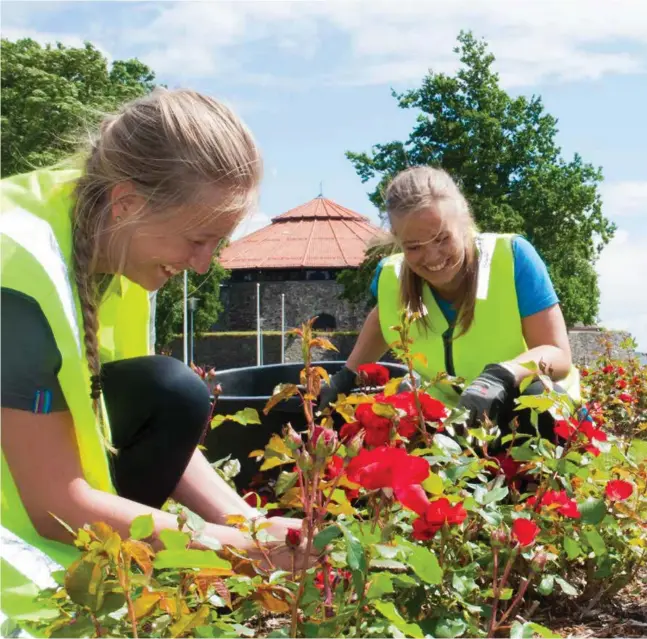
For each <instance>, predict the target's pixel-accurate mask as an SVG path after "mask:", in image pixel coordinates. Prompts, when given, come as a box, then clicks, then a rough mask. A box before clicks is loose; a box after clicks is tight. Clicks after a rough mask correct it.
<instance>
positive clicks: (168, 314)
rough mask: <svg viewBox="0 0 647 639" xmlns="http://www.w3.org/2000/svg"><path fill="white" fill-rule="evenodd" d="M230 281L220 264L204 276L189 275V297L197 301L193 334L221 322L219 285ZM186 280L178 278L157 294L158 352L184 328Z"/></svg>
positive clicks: (156, 326)
mask: <svg viewBox="0 0 647 639" xmlns="http://www.w3.org/2000/svg"><path fill="white" fill-rule="evenodd" d="M228 277H229V271H227V270H225V269H224V268H223V267H222V266H221V265H220V263H219V262H218V261H217V260H214V261H213V262H212V263H211V268H210V269H209V271H208V272H207V273H205V274H204V275H199V274H198V273H195V272H193V271H189V276H188V289H189V290H188V294H189V297H197V298H198V307H197V310H196V312H195V315H194V323H195V324H194V333H195V334H199V333H203V332H206V331H208V330H209V329H210V328H211V326H213V324H214V323H215V321H216V320H217V319H218V315H219V314H220V313H221V311H222V309H223V307H222V302H221V301H220V283H221V282H222V281H223V280H225V279H227V278H228ZM183 295H184V280H183V276H182V275H181V274H180V275H176V276H175V277H173V278H171V280H169V282H168V283H167V284H166V285H165V286H163V287H162V288H161V289H160V290H159V291H158V293H157V304H156V313H155V331H156V335H155V346H156V352H160V351H161V350H164V349H166V348H168V347H169V345H170V343H171V341H172V340H173V337H174V336H175V335H178V334H179V333H181V332H182V328H183V309H184V304H183Z"/></svg>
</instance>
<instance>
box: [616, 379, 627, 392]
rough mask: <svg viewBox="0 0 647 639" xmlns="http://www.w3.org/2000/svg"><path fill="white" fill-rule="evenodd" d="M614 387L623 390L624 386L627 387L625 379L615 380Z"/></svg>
mask: <svg viewBox="0 0 647 639" xmlns="http://www.w3.org/2000/svg"><path fill="white" fill-rule="evenodd" d="M616 388H617V389H619V390H624V389H625V388H627V380H626V379H619V380H618V381H617V382H616Z"/></svg>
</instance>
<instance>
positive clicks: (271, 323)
mask: <svg viewBox="0 0 647 639" xmlns="http://www.w3.org/2000/svg"><path fill="white" fill-rule="evenodd" d="M260 290H261V313H260V314H261V322H262V324H261V326H262V329H263V330H264V331H277V330H281V294H282V293H284V294H285V322H286V327H287V328H288V329H289V328H294V327H296V326H300V325H301V324H303V322H305V321H306V320H308V319H310V318H311V317H314V316H315V315H321V314H322V313H326V314H328V315H331V316H332V317H333V318H334V319H335V328H336V329H337V330H341V331H345V330H357V329H358V328H359V327H361V325H362V323H363V322H364V318H365V317H366V315H367V313H368V310H369V309H368V307H367V306H366V305H363V304H351V303H350V302H346V301H344V300H342V299H340V297H339V295H340V293H341V291H342V286H341V284H338V283H337V282H335V281H332V280H326V281H311V282H307V281H295V282H290V281H287V282H261V287H260ZM222 297H223V306H224V307H225V309H226V310H225V311H223V313H222V316H221V317H220V319H219V322H218V324H217V327H216V329H215V330H219V331H253V330H256V283H255V282H230V283H228V284H227V286H226V287H223V289H222Z"/></svg>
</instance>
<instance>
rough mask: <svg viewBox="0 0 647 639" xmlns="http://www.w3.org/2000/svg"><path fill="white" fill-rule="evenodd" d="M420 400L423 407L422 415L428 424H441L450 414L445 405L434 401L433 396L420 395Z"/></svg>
mask: <svg viewBox="0 0 647 639" xmlns="http://www.w3.org/2000/svg"><path fill="white" fill-rule="evenodd" d="M419 398H420V404H421V405H422V414H423V415H424V417H425V419H426V420H427V421H428V422H439V421H441V420H443V419H445V417H447V415H448V414H449V413H448V412H447V407H446V406H445V404H443V403H442V402H441V401H439V400H437V399H434V398H433V397H431V395H427V393H420V394H419Z"/></svg>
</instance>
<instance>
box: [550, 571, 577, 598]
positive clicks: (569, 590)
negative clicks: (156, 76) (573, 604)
mask: <svg viewBox="0 0 647 639" xmlns="http://www.w3.org/2000/svg"><path fill="white" fill-rule="evenodd" d="M555 581H556V582H557V583H558V584H559V587H560V588H561V589H562V592H564V593H565V594H567V595H571V596H573V597H576V596H577V594H578V592H577V590H576V589H575V588H574V587H573V586H571V584H569V583H568V582H567V581H565V580H564V579H562V578H561V577H557V576H555Z"/></svg>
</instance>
